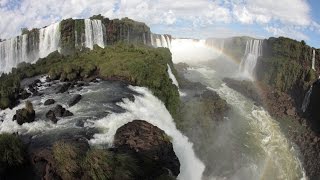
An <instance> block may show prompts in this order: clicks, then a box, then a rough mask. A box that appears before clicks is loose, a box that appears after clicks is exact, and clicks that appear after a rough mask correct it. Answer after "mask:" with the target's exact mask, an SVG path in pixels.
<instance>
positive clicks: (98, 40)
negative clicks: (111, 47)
mask: <svg viewBox="0 0 320 180" xmlns="http://www.w3.org/2000/svg"><path fill="white" fill-rule="evenodd" d="M84 23H85V37H86V40H85V46H86V47H88V48H90V49H93V45H95V44H97V45H98V46H100V47H102V48H104V47H105V43H104V42H105V40H104V39H105V38H106V35H105V33H104V32H106V31H105V27H104V25H103V24H102V22H101V20H90V19H85V21H84Z"/></svg>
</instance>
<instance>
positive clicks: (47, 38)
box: [39, 23, 61, 58]
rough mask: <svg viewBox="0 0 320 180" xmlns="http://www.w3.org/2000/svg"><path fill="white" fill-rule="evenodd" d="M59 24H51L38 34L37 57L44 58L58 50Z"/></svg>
mask: <svg viewBox="0 0 320 180" xmlns="http://www.w3.org/2000/svg"><path fill="white" fill-rule="evenodd" d="M60 34H61V32H60V23H55V24H52V25H50V26H48V27H46V28H43V29H40V32H39V39H40V41H39V57H40V58H44V57H46V56H48V55H49V54H50V53H52V52H54V51H57V50H59V45H60Z"/></svg>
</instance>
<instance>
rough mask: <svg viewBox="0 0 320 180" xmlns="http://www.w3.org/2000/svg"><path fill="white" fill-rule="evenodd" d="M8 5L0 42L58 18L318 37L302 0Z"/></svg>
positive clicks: (89, 0)
mask: <svg viewBox="0 0 320 180" xmlns="http://www.w3.org/2000/svg"><path fill="white" fill-rule="evenodd" d="M12 2H15V0H0V17H1V18H2V19H1V21H0V37H3V38H7V37H10V36H13V35H17V34H19V33H20V28H21V27H28V28H32V27H43V26H45V25H48V24H51V23H53V22H56V21H60V20H61V19H65V18H70V17H73V18H84V17H89V16H92V15H94V14H102V15H104V16H106V17H110V18H120V17H130V18H132V19H135V20H138V21H142V22H145V23H146V24H148V25H149V26H157V27H158V26H164V27H170V28H174V29H176V30H177V31H181V34H183V32H182V31H184V30H185V29H182V27H183V28H190V29H193V32H199V33H200V30H201V32H202V33H204V34H212V33H211V32H210V33H206V32H204V31H203V30H204V29H207V30H211V29H212V28H213V27H215V26H220V25H221V24H230V23H240V24H258V25H259V26H261V28H262V29H263V28H264V30H265V31H266V32H268V33H270V34H272V35H279V34H280V35H286V36H289V37H293V38H296V37H298V38H300V39H301V38H303V39H306V35H305V34H303V33H302V32H303V31H304V30H305V29H306V28H309V30H312V31H317V32H320V25H319V24H318V23H316V22H315V21H313V20H312V18H311V16H310V7H309V5H308V4H307V1H306V0H196V1H195V0H175V1H172V0H105V1H101V0H45V1H43V0H22V2H21V4H20V6H17V8H14V9H12V10H9V9H10V8H9V9H8V8H6V5H8V4H10V3H12ZM275 23H276V24H278V26H277V27H275V26H274V24H275ZM220 27H222V26H220ZM198 29H199V30H198ZM245 31H247V30H245ZM214 32H216V33H218V34H219V33H220V31H214ZM225 32H234V31H225ZM243 33H246V32H243ZM250 33H254V32H250ZM230 35H233V34H232V33H230ZM199 36H201V34H199Z"/></svg>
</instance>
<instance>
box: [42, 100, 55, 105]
mask: <svg viewBox="0 0 320 180" xmlns="http://www.w3.org/2000/svg"><path fill="white" fill-rule="evenodd" d="M54 103H56V101H55V100H54V99H47V100H46V101H45V102H44V103H43V105H45V106H49V105H51V104H54Z"/></svg>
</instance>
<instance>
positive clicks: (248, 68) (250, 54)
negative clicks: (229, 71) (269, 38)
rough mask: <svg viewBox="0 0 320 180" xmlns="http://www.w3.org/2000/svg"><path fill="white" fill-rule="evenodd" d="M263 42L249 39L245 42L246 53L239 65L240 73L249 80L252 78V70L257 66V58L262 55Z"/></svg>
mask: <svg viewBox="0 0 320 180" xmlns="http://www.w3.org/2000/svg"><path fill="white" fill-rule="evenodd" d="M262 42H263V40H259V39H251V40H248V41H247V44H246V51H245V54H244V57H243V58H242V60H241V63H240V72H241V73H242V74H243V75H244V76H246V77H249V78H253V76H254V69H255V67H256V64H257V60H258V57H259V56H261V55H262Z"/></svg>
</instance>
